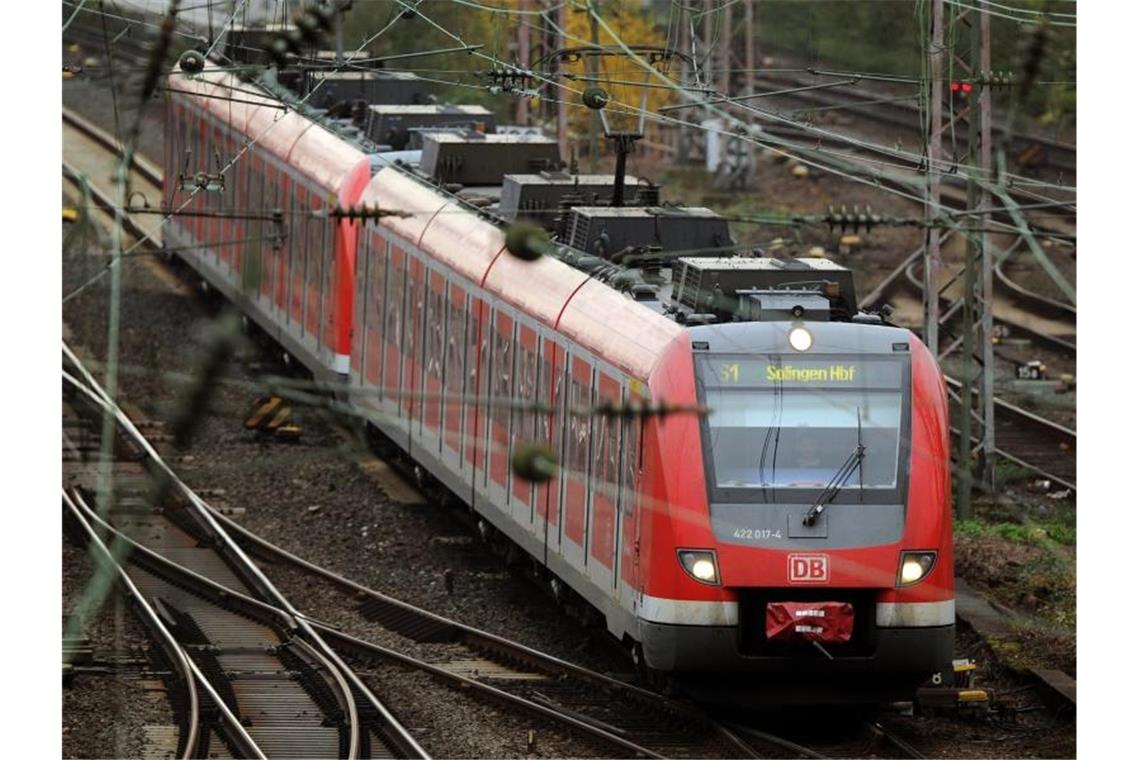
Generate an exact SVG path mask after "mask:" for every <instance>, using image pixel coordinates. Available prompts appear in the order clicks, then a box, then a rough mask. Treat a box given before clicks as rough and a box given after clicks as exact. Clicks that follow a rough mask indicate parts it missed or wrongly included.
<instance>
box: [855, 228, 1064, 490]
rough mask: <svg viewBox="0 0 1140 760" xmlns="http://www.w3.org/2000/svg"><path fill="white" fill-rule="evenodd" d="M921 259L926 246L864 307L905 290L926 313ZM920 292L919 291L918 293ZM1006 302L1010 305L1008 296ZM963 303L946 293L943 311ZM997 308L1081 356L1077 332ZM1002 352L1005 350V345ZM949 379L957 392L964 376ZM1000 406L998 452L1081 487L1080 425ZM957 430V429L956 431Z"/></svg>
mask: <svg viewBox="0 0 1140 760" xmlns="http://www.w3.org/2000/svg"><path fill="white" fill-rule="evenodd" d="M921 265H922V249H921V248H920V249H918V250H916V251H914V252H913V253H912V254H911V255H910V256H908V257H907V258H906V259H904V261H903V262H902V264H900V265H899V266H898V267H897V268H896V269H895V270H894V271H893V272H891V273H890V274H889V275H888V276H887V277H886V278H884V280H883V281H882V282H880V283H879V286H878V287H877V288H875V290H873V291H872V292H871V293H868V294H867V296H865V297H864V298H863V299H862V301H860V304H859V305H860V307H861V308H877V307H878V306H881V305H882V304H884V303H887V302H888V301H891V300H892V297H898V296H901V297H903V298H911V299H912V300H917V303H918V308H919V311H920V313H921V293H922V288H923V285H922V277H921V274H920V272H921ZM907 288H909V289H910V293H909V294H908V293H906V289H907ZM914 294H918V295H917V296H915V295H914ZM1010 295H1011V297H1016V298H1018V299H1027V300H1028V299H1030V298H1040V297H1039V296H1035V295H1034V294H1030V293H1028V292H1021V291H1020V290H1015V291H1011V292H1010ZM1001 303H1002V304H1003V306H1004V307H1005V308H1006V309H1009V308H1010V305H1009V302H1008V301H1005V302H1001ZM960 306H961V301H960V300H959V301H953V300H951V299H949V298H944V299H943V304H942V311H941V314H942V315H943V317H944V318H945V317H950V316H953V314H954V313H956V311H957V309H959V308H960ZM1046 306H1048V307H1049V308H1053V309H1054V310H1055V311H1058V312H1061V313H1064V309H1062V308H1060V307H1063V306H1064V304H1061V303H1059V302H1049V303H1047V304H1046ZM952 310H953V311H952ZM994 311H995V316H994V323H995V325H997V324H1000V325H1004V326H1005V327H1006V328H1007V330H1008V331H1009V333H1010V334H1011V335H1022V336H1025V337H1027V338H1028V339H1029V340H1030V341H1032V342H1034V343H1036V344H1037V345H1040V346H1043V347H1046V348H1048V349H1050V350H1053V351H1057V352H1060V353H1062V354H1063V355H1066V356H1068V357H1071V358H1072V359H1074V360H1075V357H1076V340H1075V336H1074V337H1073V338H1072V339H1070V338H1069V337H1067V336H1065V335H1063V334H1058V333H1054V332H1046V331H1044V330H1040V329H1035V328H1033V327H1030V326H1028V325H1026V324H1025V323H1024V322H1022V321H1015V320H1014V319H1013V318H1011V317H1012V314H1011V313H1010V311H1007V312H1006V315H1005V316H1004V317H1003V316H999V315H1001V310H999V308H998V302H995V308H994ZM1071 313H1072V315H1073V317H1074V318H1075V316H1076V310H1075V309H1072V310H1071ZM1075 330H1076V327H1075V325H1074V327H1073V331H1074V333H1075ZM916 332H918V333H920V334H921V332H922V330H921V327H917V328H916ZM997 353H999V354H1000V351H998V352H997ZM946 382H947V385H948V386H949V387H950V389H951V390H952V391H953V392H954V393H955V394H959V395H960V394H961V390H962V384H961V382H960V381H959V380H957V379H955V378H953V377H950V376H947V378H946ZM951 404H952V406H953V405H954V401H953V399H951ZM994 407H995V415H996V417H997V427H996V429H995V431H994V432H995V442H996V444H997V453H998V455H999V456H1001V457H1002V458H1003V459H1005V460H1006V461H1008V462H1011V463H1013V464H1015V465H1017V466H1019V467H1022V468H1024V469H1026V470H1029V471H1031V472H1033V473H1035V474H1037V475H1040V476H1042V477H1044V478H1046V479H1048V480H1051V481H1053V482H1054V483H1056V484H1057V485H1058V486H1061V487H1063V488H1069V489H1072V490H1074V491H1075V490H1076V487H1077V471H1076V451H1077V433H1076V431H1075V430H1072V429H1070V428H1067V427H1065V426H1064V425H1060V424H1058V423H1056V422H1053V421H1051V420H1048V419H1046V418H1044V417H1042V416H1041V415H1039V414H1036V413H1034V412H1032V411H1030V410H1028V409H1025V408H1022V407H1020V406H1018V405H1016V404H1013V403H1010V402H1009V401H1006V400H1004V399H1001V398H997V399H995V401H994ZM956 415H957V411H956V410H955V411H953V412H952V416H951V419H952V420H954V419H957V416H956ZM955 434H957V433H956V431H955Z"/></svg>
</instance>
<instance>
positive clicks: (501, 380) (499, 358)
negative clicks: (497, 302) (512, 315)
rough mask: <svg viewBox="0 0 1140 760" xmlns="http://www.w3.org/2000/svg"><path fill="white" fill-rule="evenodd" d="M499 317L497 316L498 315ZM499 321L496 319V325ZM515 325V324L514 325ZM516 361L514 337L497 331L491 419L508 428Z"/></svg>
mask: <svg viewBox="0 0 1140 760" xmlns="http://www.w3.org/2000/svg"><path fill="white" fill-rule="evenodd" d="M496 316H497V315H496ZM497 322H498V320H497V319H496V323H497ZM512 324H513V323H512ZM513 361H514V340H513V336H512V335H504V334H503V333H501V332H499V331H498V330H497V329H496V330H495V358H494V362H495V370H494V372H495V377H494V380H493V385H492V388H493V392H492V395H493V396H494V402H495V403H494V408H493V409H492V410H491V418H492V419H494V420H495V421H496V422H497V423H499V424H500V425H502V426H503V427H504V428H507V427H508V426H509V425H510V422H511V417H510V408H509V405H510V400H511V396H512V393H511V373H512V369H513V367H512V363H513Z"/></svg>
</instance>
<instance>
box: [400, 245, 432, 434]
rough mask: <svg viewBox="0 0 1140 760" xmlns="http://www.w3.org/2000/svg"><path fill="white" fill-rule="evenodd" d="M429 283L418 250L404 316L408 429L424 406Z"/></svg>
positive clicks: (411, 266) (404, 405)
mask: <svg viewBox="0 0 1140 760" xmlns="http://www.w3.org/2000/svg"><path fill="white" fill-rule="evenodd" d="M426 286H427V272H426V271H425V269H424V262H423V260H422V259H421V258H420V255H418V254H411V255H410V256H409V260H408V294H407V308H406V310H405V314H406V316H405V318H404V344H403V346H404V374H403V382H402V383H401V384H400V388H401V390H402V392H403V394H404V395H403V399H402V402H401V404H400V408H401V409H402V412H403V415H404V417H405V418H406V419H407V420H408V430H409V432H411V431H412V430H413V429H415V428H416V427H417V425H416V422H417V421H418V420H419V419H420V410H421V409H422V406H423V400H422V393H423V361H422V360H423V334H424V329H423V326H424V301H425V293H426Z"/></svg>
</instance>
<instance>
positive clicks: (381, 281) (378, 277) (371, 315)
mask: <svg viewBox="0 0 1140 760" xmlns="http://www.w3.org/2000/svg"><path fill="white" fill-rule="evenodd" d="M361 237H362V238H364V239H365V240H367V241H368V266H369V275H370V276H371V277H372V285H371V286H370V287H369V289H368V301H367V303H366V304H365V308H366V309H367V310H368V316H367V317H366V319H367V324H368V326H369V329H371V330H375V331H376V332H378V333H381V332H382V331H383V329H384V323H383V321H382V320H383V318H384V301H385V297H386V295H387V286H388V283H387V282H386V280H387V278H386V277H385V276H384V275H385V271H384V269H385V267H384V264H385V263H386V262H387V258H388V257H387V255H386V253H387V248H388V244H387V242H386V241H385V240H384V238H382V237H380V236H379V235H371V234H369V235H367V236H365V235H363V234H362V235H361Z"/></svg>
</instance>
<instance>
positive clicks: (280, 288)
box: [273, 168, 295, 324]
mask: <svg viewBox="0 0 1140 760" xmlns="http://www.w3.org/2000/svg"><path fill="white" fill-rule="evenodd" d="M277 181H278V183H279V187H278V191H277V203H276V204H275V205H274V207H273V208H274V209H280V210H281V211H283V212H284V213H286V214H288V213H289V209H290V206H291V204H292V195H293V193H292V190H293V188H294V186H295V185H294V182H293V180H292V179H291V178H290V176H289V171H288V169H287V168H282V169H281V171H280V172H278V174H277ZM288 222H289V220H288V218H283V219H282V220H281V223H280V224H279V223H277V222H274V224H273V235H274V237H275V239H276V245H275V246H274V250H275V251H276V252H277V285H276V289H277V294H276V296H275V297H274V299H273V300H274V302H275V303H276V304H277V308H278V309H280V311H279V312H278V314H279V317H280V320H281V322H282V323H283V324H284V323H287V322H288V314H289V277H290V276H291V275H290V268H289V264H290V258H289V254H290V251H291V250H292V249H293V248H294V246H293V240H292V238H290V237H289V235H288V234H287V232H288V227H286V226H283V225H287V224H288Z"/></svg>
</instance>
